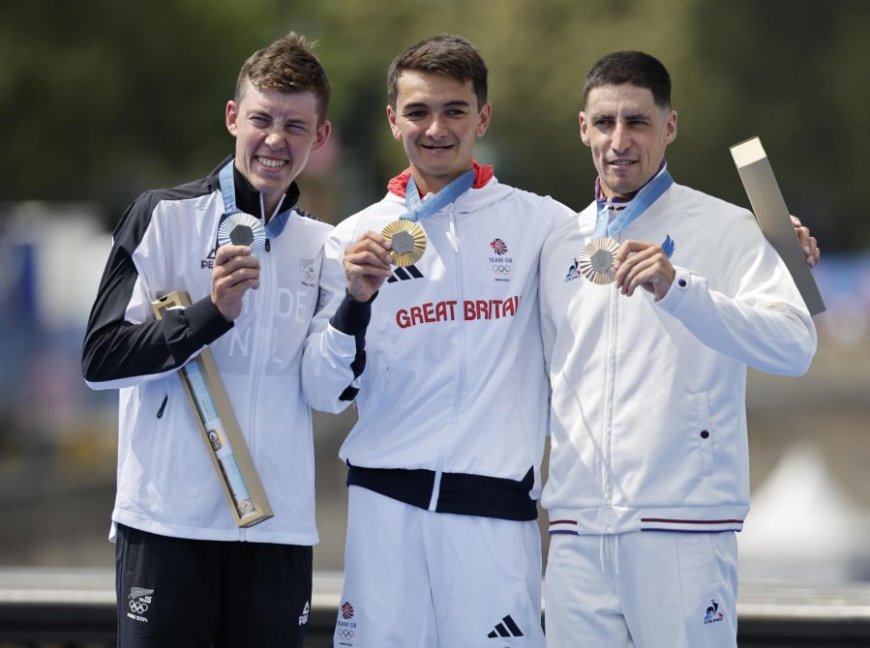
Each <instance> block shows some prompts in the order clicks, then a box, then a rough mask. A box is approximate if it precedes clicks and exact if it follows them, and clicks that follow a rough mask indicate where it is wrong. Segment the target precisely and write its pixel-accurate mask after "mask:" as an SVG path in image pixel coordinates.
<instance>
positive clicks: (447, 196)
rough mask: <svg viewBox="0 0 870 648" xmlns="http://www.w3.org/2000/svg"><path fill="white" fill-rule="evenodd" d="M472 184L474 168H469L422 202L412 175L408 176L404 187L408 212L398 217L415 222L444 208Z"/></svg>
mask: <svg viewBox="0 0 870 648" xmlns="http://www.w3.org/2000/svg"><path fill="white" fill-rule="evenodd" d="M473 184H474V169H469V170H468V171H466V172H465V173H463V174H462V175H461V176H459V177H458V178H454V179H453V180H451V181H450V184H448V185H447V186H446V187H444V188H443V189H441V191H439V192H438V193H436V194H433V195H432V197H431V198H430V199H429V200H427V201H426V202H423V201H422V200H420V192H419V191H417V183H416V182H414V176H413V175H412V176H411V177H409V178H408V186H407V187H406V188H405V207H407V208H408V213H406V214H402V215H401V216H400V217H399V218H400V219H405V220H410V221H414V222H415V223H416V222H417V221H419V220H422V219H423V218H426V217H427V216H431V215H432V214H434V213H435V212H437V211H440V210H442V209H444V208H445V207H446V206H447V205H449V204H450V203H452V202H453V201H454V200H456V199H457V198H459V196H461V195H462V194H464V193H465V192H466V191H468V190H469V189H471V185H473Z"/></svg>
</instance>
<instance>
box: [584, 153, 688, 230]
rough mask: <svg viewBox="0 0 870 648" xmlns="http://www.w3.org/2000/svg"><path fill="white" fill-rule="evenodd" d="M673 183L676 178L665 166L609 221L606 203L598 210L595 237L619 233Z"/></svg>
mask: <svg viewBox="0 0 870 648" xmlns="http://www.w3.org/2000/svg"><path fill="white" fill-rule="evenodd" d="M672 184H674V179H673V178H672V177H671V174H670V173H668V170H667V168H665V169H663V170H662V172H661V173H659V174H658V175H657V176H656V177H655V178H653V179H652V180H651V181H650V182H648V183H647V184H646V185H645V186H644V187H643V188H642V189H641V190H640V191H639V192H638V193H637V195H636V196H635V197H634V198H633V199H632V200H631V202H630V203H629V204H628V206H627V207H626V208H625V209H623V210H622V211H621V212H619V215H618V216H617V217H616V218H614V219H613V220H612V221H610V222H608V220H609V219H608V217H607V216H608V214H607V212H608V209H607V206H606V205H605V206H603V207H602V208H601V209H599V210H598V218H597V220H596V221H595V238H604V237H606V236H609V237H613V236H616V235H617V234H619V233H620V232H621V231H622V230H624V229H625V228H626V227H628V226H629V225H631V223H633V222H634V221H635V220H637V218H638V217H639V216H640V215H641V214H643V213H644V212H645V211H646V210H647V209H649V207H650V206H651V205H652V204H653V203H654V202H655V201H656V200H658V199H659V198H660V197H661V195H662V194H663V193H664V192H665V191H667V189H668V187H670V186H671V185H672Z"/></svg>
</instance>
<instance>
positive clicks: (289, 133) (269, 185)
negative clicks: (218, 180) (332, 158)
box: [226, 81, 331, 215]
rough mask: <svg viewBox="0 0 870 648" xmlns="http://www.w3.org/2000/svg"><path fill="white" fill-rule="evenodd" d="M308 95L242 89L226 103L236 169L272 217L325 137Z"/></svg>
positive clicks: (248, 85)
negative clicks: (257, 193)
mask: <svg viewBox="0 0 870 648" xmlns="http://www.w3.org/2000/svg"><path fill="white" fill-rule="evenodd" d="M318 107H319V106H318V100H317V97H316V96H315V95H314V93H313V92H307V91H306V92H293V93H289V92H280V91H278V90H258V89H257V88H255V87H254V86H253V85H252V84H251V83H250V81H246V82H245V83H244V84H243V88H242V90H241V92H240V98H239V100H238V102H237V101H234V100H231V101H229V102H227V108H226V124H227V130H229V132H230V133H231V134H232V135H233V136H234V137H235V138H236V162H235V163H236V168H237V169H238V170H239V172H240V173H241V174H242V175H243V176H245V178H247V180H248V182H250V183H251V185H253V187H254V188H255V189H256V190H257V191H259V192H260V193H261V194H262V196H263V201H264V204H265V209H266V214H267V215H271V214H272V212H273V211H274V210H275V208H276V207H277V206H278V203H279V202H280V200H281V198H282V196H283V195H284V194H285V193H286V192H287V190H288V189H289V187H290V184H291V183H292V182H293V180H295V179H296V176H298V175H299V174H300V173H301V172H302V169H304V168H305V164H306V162H308V156H309V154H310V153H312V152H313V151H317V150H318V149H320V148H321V147H322V146H323V145H324V143H326V140H327V138H328V137H329V132H330V128H331V125H330V123H329V122H328V121H321V120H320V116H319V113H318Z"/></svg>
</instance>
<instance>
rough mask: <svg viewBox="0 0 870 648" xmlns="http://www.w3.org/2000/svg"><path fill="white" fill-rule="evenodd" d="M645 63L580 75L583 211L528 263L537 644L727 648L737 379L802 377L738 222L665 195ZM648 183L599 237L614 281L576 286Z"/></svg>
mask: <svg viewBox="0 0 870 648" xmlns="http://www.w3.org/2000/svg"><path fill="white" fill-rule="evenodd" d="M650 67H651V68H652V73H650V72H649V69H650ZM626 68H627V69H628V70H629V71H636V70H637V69H639V70H640V71H639V72H636V74H635V76H633V77H632V76H626V74H625V69H626ZM602 70H603V71H602ZM662 70H664V68H663V67H662V66H661V64H660V63H658V62H657V61H655V59H652V57H647V56H646V55H642V54H640V53H633V52H629V53H617V54H616V55H613V56H612V57H605V59H602V62H600V67H599V68H598V69H596V68H593V71H592V72H591V73H590V77H588V79H589V78H591V79H592V83H590V82H589V80H587V88H588V90H587V98H586V105H585V112H584V113H581V136H582V137H583V141H584V143H586V144H587V145H589V146H590V147H591V148H592V154H593V160H594V161H595V162H596V167H597V168H598V170H599V173H600V177H599V180H598V182H597V184H596V187H597V194H598V199H599V200H596V201H595V202H593V203H592V204H591V205H589V206H588V207H587V208H586V209H585V210H584V211H583V212H581V213H580V215H579V218H575V219H573V220H572V222H571V223H569V224H567V225H565V226H563V227H562V228H561V229H560V230H558V231H557V232H556V233H555V234H553V235H552V236H551V237H550V239H549V240H548V241H547V243H546V244H545V248H544V251H543V252H542V267H541V308H542V332H543V337H544V348H545V355H546V359H547V369H548V373H549V377H550V382H551V388H552V421H551V455H550V464H549V479H548V481H547V484H546V486H545V489H544V494H543V498H542V504H543V505H544V507H545V508H546V509H547V512H548V515H549V518H550V522H549V530H550V534H551V536H550V552H549V562H548V566H547V575H546V592H545V594H546V596H545V598H546V610H547V645H548V646H550V647H558V648H567V647H572V646H579V645H590V646H592V645H595V646H608V647H622V646H638V647H639V648H640V647H649V646H653V647H658V646H661V647H662V648H664V647H667V648H674V647H686V648H689V647H691V648H696V647H699V646H705V647H707V646H734V645H735V636H736V609H735V603H736V595H737V576H736V538H735V531H739V530H740V529H741V528H742V526H743V521H744V518H745V516H746V514H747V512H748V510H749V464H748V447H747V446H748V439H747V429H746V411H745V391H746V369H747V366H752V367H755V368H757V369H760V370H763V371H768V372H772V373H778V374H786V375H797V374H801V373H803V372H805V371H806V370H807V368H808V366H809V363H810V361H811V359H812V356H813V353H814V351H815V347H816V332H815V328H814V326H813V322H812V319H811V318H810V315H809V313H808V312H807V309H806V306H805V305H804V303H803V301H802V299H801V296H800V294H799V293H798V291H797V288H796V287H795V284H794V282H793V280H792V278H791V276H790V275H789V272H788V270H787V268H786V267H785V265H784V264H783V262H782V261H781V260H780V258H779V256H778V255H777V254H776V252H775V251H774V250H773V248H772V247H771V246H770V245H769V244H768V242H767V241H766V240H765V238H764V236H763V235H762V233H761V231H760V229H759V227H758V224H757V222H756V220H755V217H754V216H753V215H752V214H751V213H750V212H749V211H747V210H745V209H742V208H739V207H736V206H734V205H731V204H728V203H726V202H724V201H722V200H719V199H717V198H713V197H711V196H708V195H706V194H703V193H701V192H699V191H695V190H693V189H690V188H688V187H685V186H681V185H678V184H670V186H668V185H667V182H668V181H669V179H670V176H669V175H667V174H668V171H667V168H665V167H664V165H663V164H662V157H663V154H664V149H665V147H666V146H667V144H668V143H669V142H670V141H671V140H672V139H673V136H674V135H675V134H676V113H674V112H673V111H670V109H669V107H666V108H663V107H662V106H661V105H660V104H658V103H657V102H656V101H655V99H656V98H654V94H653V92H652V91H651V88H650V87H647V86H646V85H643V84H646V83H648V82H649V80H648V77H649V76H655V74H657V73H659V72H660V71H662ZM666 74H667V73H666V72H665V75H666ZM602 79H603V81H602ZM652 87H655V83H654V82H653V83H652ZM668 94H669V83H668ZM633 174H634V175H633ZM653 176H654V178H653V180H651V181H649V182H646V181H648V180H650V178H652V177H653ZM641 181H642V182H643V185H642V187H643V188H642V190H641V191H640V193H638V191H637V189H638V188H640V186H641V185H640V184H639V183H640V182H641ZM658 183H664V184H658ZM655 186H658V187H662V188H663V193H661V195H660V197H658V199H657V200H655V202H653V203H652V205H651V206H650V207H648V208H647V209H646V210H645V211H641V212H639V216H637V217H636V218H635V219H634V220H632V221H630V222H629V223H628V224H627V225H626V226H625V227H624V228H623V229H621V230H618V231H616V232H614V233H611V234H610V236H611V237H612V238H614V239H616V241H617V242H618V243H621V244H622V247H620V250H619V252H618V253H617V259H618V261H619V263H617V271H616V282H615V284H613V283H611V284H607V285H599V284H597V283H594V282H593V281H590V280H588V279H587V277H586V276H584V274H583V269H584V267H585V266H584V262H583V253H582V251H583V250H584V248H585V247H586V246H587V244H589V243H590V242H591V241H593V240H594V239H596V238H599V237H601V236H602V235H601V232H600V227H601V226H602V224H603V223H602V222H600V221H599V219H602V220H603V221H604V222H607V219H608V218H609V219H610V221H609V222H611V223H615V222H618V219H619V218H620V215H621V214H623V213H629V212H628V210H629V209H631V208H632V205H633V203H637V202H638V201H642V200H643V197H644V196H645V195H649V194H645V193H644V192H647V191H649V190H651V189H652V188H653V187H655ZM639 196H640V197H639ZM620 199H622V200H621V202H620ZM596 226H598V227H599V231H598V233H596ZM646 242H648V243H646ZM668 257H670V258H668ZM669 273H672V274H669ZM641 286H643V287H646V288H648V289H649V290H643V289H639V288H641Z"/></svg>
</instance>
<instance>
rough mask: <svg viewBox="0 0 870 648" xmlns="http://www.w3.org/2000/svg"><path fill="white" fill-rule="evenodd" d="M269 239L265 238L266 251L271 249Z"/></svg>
mask: <svg viewBox="0 0 870 648" xmlns="http://www.w3.org/2000/svg"><path fill="white" fill-rule="evenodd" d="M269 241H270V239H266V252H268V251H269V250H271V249H272V245H271V243H269Z"/></svg>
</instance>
